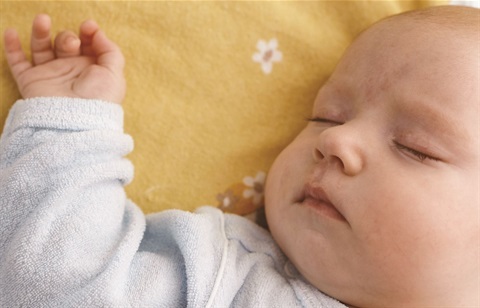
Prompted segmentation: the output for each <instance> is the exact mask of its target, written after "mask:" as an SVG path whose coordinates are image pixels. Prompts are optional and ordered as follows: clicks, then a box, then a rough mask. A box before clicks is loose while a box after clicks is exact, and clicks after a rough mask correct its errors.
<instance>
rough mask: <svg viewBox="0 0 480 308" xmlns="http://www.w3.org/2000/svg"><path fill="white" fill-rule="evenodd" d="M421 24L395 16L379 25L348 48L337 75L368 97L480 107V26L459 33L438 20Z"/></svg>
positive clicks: (448, 105)
mask: <svg viewBox="0 0 480 308" xmlns="http://www.w3.org/2000/svg"><path fill="white" fill-rule="evenodd" d="M420 26H422V24H418V23H416V22H411V23H409V22H406V21H401V22H395V20H393V21H387V22H383V23H380V24H378V25H376V26H374V27H373V28H372V29H371V30H368V31H366V32H365V33H363V34H362V35H361V36H360V37H359V38H358V39H357V40H356V41H355V42H354V43H353V44H352V46H351V47H350V48H349V49H348V50H347V52H346V53H345V55H344V57H343V58H342V59H341V61H340V63H339V65H338V66H337V68H336V70H335V71H334V73H333V74H332V78H331V79H332V80H337V81H339V82H341V83H347V84H348V83H350V84H351V85H352V86H353V87H355V86H356V87H357V88H359V89H360V90H362V91H363V94H364V95H365V97H363V99H366V100H372V97H371V96H375V95H378V94H380V93H382V92H383V93H384V94H385V93H389V94H390V95H393V96H395V97H402V96H405V95H406V96H409V99H413V98H415V97H424V98H425V100H426V101H427V102H431V103H434V102H436V103H438V104H441V105H442V108H447V109H448V108H454V109H456V110H458V109H462V110H464V109H469V110H471V111H473V110H476V111H477V112H478V105H479V103H480V91H479V88H480V31H479V32H478V35H477V36H472V35H458V33H457V32H458V31H456V30H452V29H448V28H443V27H439V26H435V25H433V26H428V25H427V26H425V25H423V28H422V30H421V31H419V27H420ZM357 95H358V94H357Z"/></svg>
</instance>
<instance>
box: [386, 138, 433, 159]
mask: <svg viewBox="0 0 480 308" xmlns="http://www.w3.org/2000/svg"><path fill="white" fill-rule="evenodd" d="M393 143H394V144H395V147H396V148H397V149H399V150H402V151H407V152H409V153H410V154H412V155H414V156H416V157H417V158H418V160H419V161H421V162H423V161H424V160H426V159H429V160H433V161H440V159H438V158H436V157H433V156H430V155H427V154H425V153H422V152H419V151H417V150H414V149H412V148H409V147H407V146H404V145H403V144H400V143H398V142H396V141H394V142H393Z"/></svg>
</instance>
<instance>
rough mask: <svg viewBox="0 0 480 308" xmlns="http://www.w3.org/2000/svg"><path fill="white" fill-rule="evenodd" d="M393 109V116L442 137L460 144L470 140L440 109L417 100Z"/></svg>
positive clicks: (460, 127)
mask: <svg viewBox="0 0 480 308" xmlns="http://www.w3.org/2000/svg"><path fill="white" fill-rule="evenodd" d="M395 109H396V110H394V112H395V114H401V115H403V116H406V117H408V118H413V119H415V121H416V122H418V123H421V124H422V126H425V127H426V128H427V129H429V130H433V131H435V132H440V133H441V134H442V135H444V136H445V135H446V136H448V137H449V138H455V139H456V140H459V141H462V142H468V141H469V139H470V138H469V135H468V132H467V131H466V130H465V129H464V126H463V125H461V122H459V121H454V120H453V118H452V117H451V116H449V115H448V114H446V113H445V112H442V111H441V108H432V107H429V106H427V104H425V103H422V102H421V101H418V100H417V101H413V102H412V103H411V104H402V106H401V107H397V108H395ZM423 124H424V125H423Z"/></svg>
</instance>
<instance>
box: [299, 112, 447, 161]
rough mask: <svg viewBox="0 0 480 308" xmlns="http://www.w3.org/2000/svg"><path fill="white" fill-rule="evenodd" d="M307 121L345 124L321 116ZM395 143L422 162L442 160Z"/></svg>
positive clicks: (398, 147)
mask: <svg viewBox="0 0 480 308" xmlns="http://www.w3.org/2000/svg"><path fill="white" fill-rule="evenodd" d="M307 121H308V122H319V123H330V124H334V125H342V124H343V123H341V122H337V121H333V120H329V119H325V118H319V117H315V118H307ZM393 143H394V145H395V147H396V148H397V149H399V150H402V151H407V152H409V153H410V154H412V155H414V156H415V157H417V159H418V160H419V161H421V162H423V161H425V160H426V159H429V160H432V161H440V159H438V158H436V157H433V156H430V155H427V154H425V153H422V152H419V151H417V150H414V149H412V148H409V147H407V146H404V145H403V144H401V143H398V142H397V141H393Z"/></svg>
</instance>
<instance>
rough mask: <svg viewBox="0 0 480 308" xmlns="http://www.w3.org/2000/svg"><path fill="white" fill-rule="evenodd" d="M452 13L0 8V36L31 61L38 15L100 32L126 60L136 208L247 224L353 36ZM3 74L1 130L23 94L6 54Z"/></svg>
mask: <svg viewBox="0 0 480 308" xmlns="http://www.w3.org/2000/svg"><path fill="white" fill-rule="evenodd" d="M445 3H446V2H445V1H321V2H310V1H309V2H134V1H129V2H80V1H78V2H77V1H75V2H6V1H2V2H0V12H1V15H0V22H1V29H0V30H1V31H2V33H3V31H4V30H5V29H6V27H15V28H17V29H18V30H19V31H20V33H21V35H22V39H23V42H24V47H26V49H28V41H29V37H28V34H29V29H30V27H31V21H32V19H33V17H34V15H35V14H36V13H40V12H43V13H48V14H50V15H51V16H52V19H53V23H54V25H53V27H54V29H55V31H59V30H61V29H64V28H72V29H77V27H78V25H79V24H80V23H81V22H82V21H83V20H85V19H87V18H93V19H95V20H97V21H98V23H99V24H100V26H101V27H102V28H103V29H104V30H105V31H106V32H107V34H108V35H109V36H110V37H111V38H112V39H113V40H114V41H116V42H117V43H118V44H119V45H120V46H121V48H122V50H123V52H124V54H125V57H126V59H127V67H126V77H127V81H128V92H127V97H126V99H125V101H124V108H125V115H126V116H125V124H126V131H127V133H129V134H131V135H132V136H133V138H134V140H135V150H134V152H133V153H132V154H131V155H130V156H129V158H130V159H131V160H132V161H133V163H134V165H135V179H134V181H133V182H132V183H131V184H130V185H129V186H128V187H127V193H128V195H129V197H130V198H131V199H132V200H133V201H134V202H135V203H136V204H138V205H140V206H141V207H142V209H143V210H144V211H145V212H147V213H148V212H154V211H159V210H162V209H168V208H181V209H186V210H193V209H194V208H196V207H198V206H201V205H203V204H212V205H215V206H220V207H221V208H222V209H224V210H226V211H231V212H236V213H241V214H246V213H249V212H251V211H253V210H254V209H255V208H256V207H257V206H259V205H261V203H262V197H263V194H262V192H263V182H264V180H265V174H266V173H267V171H268V168H269V166H270V165H271V163H272V162H273V160H274V158H275V157H276V155H277V154H278V153H279V152H280V151H281V149H282V148H283V147H284V146H285V145H286V144H288V142H289V141H291V140H292V138H294V136H295V135H296V134H297V133H298V132H299V131H300V130H301V129H302V127H303V126H304V125H305V118H306V117H308V116H309V113H310V109H311V106H312V102H313V100H314V97H315V95H316V92H317V91H318V89H319V87H320V86H321V85H322V83H323V82H324V81H325V80H326V79H327V78H328V76H329V74H330V73H331V71H332V69H333V68H334V65H335V64H336V62H337V61H338V59H339V57H340V56H341V54H342V52H343V50H344V49H345V47H346V46H347V45H348V44H349V43H350V42H351V40H352V39H353V38H354V36H355V35H357V34H358V33H359V32H360V31H362V30H363V29H365V28H366V27H367V26H369V25H370V24H371V23H373V22H375V21H377V20H379V19H380V18H383V17H385V16H387V15H391V14H395V13H399V12H401V11H405V10H410V9H415V8H418V7H424V6H428V5H433V4H434V5H437V4H445ZM2 45H3V44H2ZM0 63H1V84H0V93H1V98H2V99H1V101H0V126H2V127H3V123H4V121H5V119H6V116H7V112H8V110H9V108H10V107H11V105H12V104H13V102H14V101H15V100H16V99H17V98H19V94H18V92H17V90H16V87H15V85H14V82H13V80H12V77H11V76H10V73H9V71H8V67H7V65H6V61H5V58H4V55H3V53H2V55H1V59H0ZM0 129H1V128H0Z"/></svg>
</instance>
